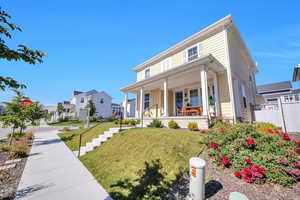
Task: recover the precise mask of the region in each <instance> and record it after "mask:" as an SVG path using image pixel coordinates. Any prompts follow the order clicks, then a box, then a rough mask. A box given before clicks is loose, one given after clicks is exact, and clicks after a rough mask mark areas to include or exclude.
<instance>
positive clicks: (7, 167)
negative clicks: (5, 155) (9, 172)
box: [0, 163, 16, 170]
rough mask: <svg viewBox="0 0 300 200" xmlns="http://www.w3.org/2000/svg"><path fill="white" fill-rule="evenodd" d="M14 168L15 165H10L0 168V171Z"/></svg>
mask: <svg viewBox="0 0 300 200" xmlns="http://www.w3.org/2000/svg"><path fill="white" fill-rule="evenodd" d="M14 167H16V163H14V164H11V165H5V166H1V167H0V170H6V169H11V168H14Z"/></svg>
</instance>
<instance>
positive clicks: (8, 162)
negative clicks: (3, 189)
mask: <svg viewBox="0 0 300 200" xmlns="http://www.w3.org/2000/svg"><path fill="white" fill-rule="evenodd" d="M21 160H22V159H14V160H8V161H6V162H5V164H6V165H8V164H12V163H18V162H20V161H21Z"/></svg>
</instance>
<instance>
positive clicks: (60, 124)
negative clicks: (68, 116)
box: [49, 121, 85, 126]
mask: <svg viewBox="0 0 300 200" xmlns="http://www.w3.org/2000/svg"><path fill="white" fill-rule="evenodd" d="M84 124H85V122H81V121H67V122H54V123H49V126H81V125H84Z"/></svg>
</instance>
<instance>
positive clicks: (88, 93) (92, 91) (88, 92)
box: [85, 90, 98, 96]
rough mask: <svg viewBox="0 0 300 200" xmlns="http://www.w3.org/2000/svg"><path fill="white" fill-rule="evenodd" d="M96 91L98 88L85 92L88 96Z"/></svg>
mask: <svg viewBox="0 0 300 200" xmlns="http://www.w3.org/2000/svg"><path fill="white" fill-rule="evenodd" d="M96 93H98V91H97V90H90V91H87V92H85V94H86V95H87V96H89V95H93V94H96Z"/></svg>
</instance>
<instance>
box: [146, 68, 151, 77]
mask: <svg viewBox="0 0 300 200" xmlns="http://www.w3.org/2000/svg"><path fill="white" fill-rule="evenodd" d="M149 77H150V68H147V69H145V78H149Z"/></svg>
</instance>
